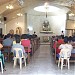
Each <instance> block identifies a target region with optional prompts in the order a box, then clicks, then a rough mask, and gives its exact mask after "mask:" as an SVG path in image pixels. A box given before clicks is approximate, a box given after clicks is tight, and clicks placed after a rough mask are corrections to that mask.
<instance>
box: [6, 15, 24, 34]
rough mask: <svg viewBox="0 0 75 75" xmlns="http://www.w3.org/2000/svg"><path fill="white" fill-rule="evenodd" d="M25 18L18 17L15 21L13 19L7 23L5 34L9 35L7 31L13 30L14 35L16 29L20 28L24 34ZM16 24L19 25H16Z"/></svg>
mask: <svg viewBox="0 0 75 75" xmlns="http://www.w3.org/2000/svg"><path fill="white" fill-rule="evenodd" d="M24 18H25V16H22V17H18V18H16V19H13V20H11V21H9V22H8V23H7V24H6V34H7V33H9V31H10V30H11V29H13V30H14V33H16V28H17V27H21V28H22V33H25V19H24ZM17 23H19V24H18V25H17Z"/></svg>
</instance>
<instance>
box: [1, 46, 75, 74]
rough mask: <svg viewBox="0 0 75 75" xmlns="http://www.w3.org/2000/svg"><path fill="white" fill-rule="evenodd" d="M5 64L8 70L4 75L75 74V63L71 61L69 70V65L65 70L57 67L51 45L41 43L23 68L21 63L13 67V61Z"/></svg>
mask: <svg viewBox="0 0 75 75" xmlns="http://www.w3.org/2000/svg"><path fill="white" fill-rule="evenodd" d="M5 66H6V71H4V73H3V74H2V75H75V64H74V63H73V64H72V63H71V65H70V69H69V70H68V69H67V67H64V68H63V70H60V68H58V67H57V64H55V61H54V58H53V56H52V54H51V49H50V46H49V45H41V46H40V48H39V49H38V50H37V51H36V52H35V54H34V56H33V57H32V59H31V61H30V63H29V64H28V65H27V66H26V67H24V65H23V69H22V70H20V69H19V65H17V66H16V67H15V68H13V62H11V63H6V64H5ZM0 75H1V72H0Z"/></svg>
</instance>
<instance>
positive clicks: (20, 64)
mask: <svg viewBox="0 0 75 75" xmlns="http://www.w3.org/2000/svg"><path fill="white" fill-rule="evenodd" d="M19 60H20V69H22V58H20V59H19Z"/></svg>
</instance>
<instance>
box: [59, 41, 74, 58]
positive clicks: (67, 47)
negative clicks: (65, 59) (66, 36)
mask: <svg viewBox="0 0 75 75" xmlns="http://www.w3.org/2000/svg"><path fill="white" fill-rule="evenodd" d="M59 49H60V50H69V52H70V53H68V54H70V55H69V56H71V51H72V49H73V47H72V45H71V44H70V43H68V40H64V44H61V45H60V46H59ZM62 56H63V55H62ZM59 57H60V53H59Z"/></svg>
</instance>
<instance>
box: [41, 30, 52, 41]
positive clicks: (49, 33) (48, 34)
mask: <svg viewBox="0 0 75 75" xmlns="http://www.w3.org/2000/svg"><path fill="white" fill-rule="evenodd" d="M52 35H53V32H52V31H40V37H41V40H42V42H49V41H50V37H51V36H52Z"/></svg>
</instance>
